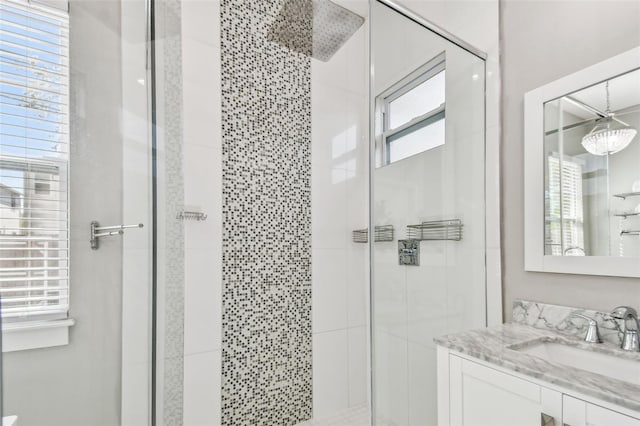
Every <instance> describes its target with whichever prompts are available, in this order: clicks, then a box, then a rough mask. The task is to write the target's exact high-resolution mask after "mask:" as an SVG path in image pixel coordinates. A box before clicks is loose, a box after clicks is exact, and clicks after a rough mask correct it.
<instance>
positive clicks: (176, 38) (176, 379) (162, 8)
mask: <svg viewBox="0 0 640 426" xmlns="http://www.w3.org/2000/svg"><path fill="white" fill-rule="evenodd" d="M156 5H157V6H156V7H157V10H158V11H157V16H156V19H157V21H156V26H157V28H158V31H157V34H161V40H160V41H159V42H158V43H157V45H156V47H157V50H156V55H157V56H158V59H159V63H160V64H161V65H160V66H159V69H158V71H157V72H158V74H160V73H161V75H158V80H159V81H160V82H161V83H160V86H159V87H160V90H161V91H162V93H161V94H160V96H159V98H158V99H159V103H161V105H159V106H160V108H159V111H161V112H162V117H159V121H160V123H161V126H160V127H161V128H160V129H159V132H161V138H162V140H163V148H164V153H163V154H162V155H161V156H160V158H161V159H162V160H164V161H161V162H160V163H159V164H158V168H159V169H161V172H160V174H161V175H163V176H164V178H163V180H162V181H161V186H159V191H160V192H162V194H161V197H160V198H159V200H161V201H163V204H162V205H159V206H158V209H161V210H162V214H161V217H162V216H164V221H163V222H161V223H160V224H159V228H158V232H159V234H160V233H161V236H160V235H159V236H160V238H161V240H162V241H164V246H165V247H164V250H159V254H162V253H164V255H163V256H161V257H159V258H158V262H159V263H161V265H162V268H163V269H162V270H163V271H164V273H163V274H160V278H161V281H160V282H158V286H163V290H164V291H163V292H160V294H164V300H161V301H159V304H158V308H159V309H162V310H163V311H164V312H163V314H164V320H163V322H162V326H163V327H164V329H163V330H161V333H163V336H162V338H161V339H159V341H160V342H164V348H163V351H161V352H160V353H162V354H163V355H164V359H162V360H159V361H158V363H159V364H161V368H159V374H162V379H161V380H159V383H161V384H162V388H161V389H159V392H162V394H161V396H160V398H159V401H161V403H162V406H161V407H160V408H159V410H160V413H159V416H160V418H161V419H162V423H161V424H163V425H166V426H169V425H171V426H181V425H182V424H183V417H184V415H183V412H184V404H183V401H184V279H185V264H184V262H185V247H184V244H185V232H184V222H183V221H181V220H179V219H177V218H176V213H178V212H180V211H182V210H183V209H184V174H183V168H184V166H183V164H184V155H183V151H184V150H183V148H184V137H183V125H182V111H183V107H182V104H183V89H182V35H181V34H182V10H181V3H180V0H161V1H156ZM162 278H164V280H162Z"/></svg>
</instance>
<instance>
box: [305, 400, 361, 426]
mask: <svg viewBox="0 0 640 426" xmlns="http://www.w3.org/2000/svg"><path fill="white" fill-rule="evenodd" d="M369 425H371V418H370V416H369V407H368V406H367V404H366V403H365V404H360V405H356V406H355V407H351V408H349V409H348V410H344V411H340V412H338V413H336V414H334V415H332V416H329V417H324V418H320V419H311V420H307V421H306V422H302V423H298V426H369Z"/></svg>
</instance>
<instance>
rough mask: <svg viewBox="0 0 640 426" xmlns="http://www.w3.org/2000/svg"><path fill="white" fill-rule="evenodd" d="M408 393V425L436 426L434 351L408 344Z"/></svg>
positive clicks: (433, 349) (435, 368)
mask: <svg viewBox="0 0 640 426" xmlns="http://www.w3.org/2000/svg"><path fill="white" fill-rule="evenodd" d="M408 364H409V369H408V370H409V374H408V393H409V423H408V424H410V425H435V424H437V392H436V388H435V386H433V384H434V383H435V382H436V371H437V366H436V364H437V363H436V350H435V348H427V347H424V346H422V345H419V344H415V343H411V342H409V345H408Z"/></svg>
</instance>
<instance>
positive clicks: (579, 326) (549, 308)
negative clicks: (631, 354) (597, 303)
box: [512, 300, 622, 345]
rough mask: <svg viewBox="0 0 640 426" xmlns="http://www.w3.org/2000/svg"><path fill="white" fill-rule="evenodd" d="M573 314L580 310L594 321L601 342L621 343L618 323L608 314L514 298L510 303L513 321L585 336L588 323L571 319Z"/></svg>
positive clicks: (619, 324) (578, 319) (580, 312)
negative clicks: (511, 303)
mask: <svg viewBox="0 0 640 426" xmlns="http://www.w3.org/2000/svg"><path fill="white" fill-rule="evenodd" d="M572 313H579V314H582V315H585V316H588V317H589V318H593V319H594V320H596V322H597V323H598V328H599V330H600V337H602V340H603V341H605V342H609V343H614V344H616V345H620V344H621V343H622V340H621V339H622V336H621V335H620V333H619V330H620V329H621V323H620V322H619V321H618V320H616V319H614V318H612V317H611V315H609V314H608V313H603V312H598V311H593V310H590V309H581V308H572V307H569V306H560V305H550V304H547V303H538V302H530V301H527V300H516V301H514V302H513V316H512V322H514V323H516V324H526V325H530V326H532V327H535V328H541V329H545V330H552V331H555V332H558V333H561V334H567V335H571V336H578V337H584V336H585V334H586V333H587V328H588V324H587V322H586V321H585V320H583V319H580V318H571V314H572Z"/></svg>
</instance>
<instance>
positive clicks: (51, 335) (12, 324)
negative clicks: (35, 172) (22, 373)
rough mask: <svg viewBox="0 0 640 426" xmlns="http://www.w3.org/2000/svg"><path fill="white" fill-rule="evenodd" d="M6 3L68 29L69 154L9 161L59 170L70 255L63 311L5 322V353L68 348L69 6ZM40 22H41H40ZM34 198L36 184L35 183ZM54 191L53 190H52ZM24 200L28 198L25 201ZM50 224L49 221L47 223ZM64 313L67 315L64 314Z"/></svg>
mask: <svg viewBox="0 0 640 426" xmlns="http://www.w3.org/2000/svg"><path fill="white" fill-rule="evenodd" d="M2 1H3V3H6V4H8V6H9V7H16V8H21V9H24V10H25V11H26V12H27V13H32V14H34V15H37V14H41V15H42V16H43V17H44V18H45V19H47V18H48V19H51V18H54V19H59V20H60V21H61V25H64V27H65V29H66V32H67V33H66V37H64V38H62V40H63V41H64V42H66V45H64V47H65V48H66V55H62V56H61V58H62V59H61V61H62V62H61V64H62V65H63V66H64V68H65V70H66V71H65V72H66V75H64V74H63V76H64V82H65V84H64V86H66V90H65V91H64V92H60V94H61V95H62V96H63V97H64V99H65V101H66V104H64V105H63V110H62V112H60V114H61V115H62V118H61V119H60V123H59V124H60V125H63V126H65V127H66V138H64V141H63V142H64V143H65V144H66V147H67V148H66V153H65V156H63V157H62V158H59V159H57V158H50V159H45V160H42V159H40V158H38V157H24V158H22V157H15V158H14V157H11V156H9V157H8V160H9V161H17V162H20V163H25V165H27V166H28V165H33V164H36V165H37V164H40V163H42V164H46V165H47V166H51V167H57V170H58V172H59V176H60V179H61V182H64V183H65V194H64V203H65V208H66V219H65V220H66V232H64V233H62V234H61V236H60V238H64V239H65V240H66V245H65V246H64V247H63V248H62V249H61V250H63V251H66V276H65V281H66V295H60V299H61V300H65V301H66V303H64V305H60V306H61V309H60V310H59V311H56V312H55V313H52V314H49V313H47V312H45V311H43V312H37V313H35V314H30V315H26V316H25V317H24V318H20V319H18V320H11V321H8V320H7V319H6V318H5V319H3V318H1V316H2V315H1V314H0V320H1V323H2V352H12V351H20V350H26V349H36V348H45V347H51V346H60V345H66V344H68V343H69V327H71V326H73V325H74V324H75V321H74V319H72V318H70V317H69V308H70V268H71V250H70V249H71V247H70V231H71V221H70V210H71V209H70V198H71V194H70V193H71V188H70V181H69V176H70V167H71V159H70V151H69V147H70V133H69V132H70V90H69V89H70V84H71V69H70V67H69V52H70V36H69V13H68V3H67V2H66V1H64V0H29V1H27V0H24V1H22V0H2ZM36 19H37V18H36ZM33 190H34V194H32V195H37V194H36V193H35V182H34V188H33ZM49 190H50V191H51V189H49ZM23 198H24V197H23ZM45 220H46V219H45ZM63 310H64V312H63Z"/></svg>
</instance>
